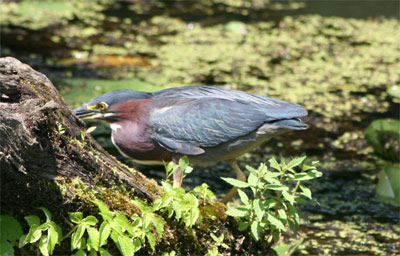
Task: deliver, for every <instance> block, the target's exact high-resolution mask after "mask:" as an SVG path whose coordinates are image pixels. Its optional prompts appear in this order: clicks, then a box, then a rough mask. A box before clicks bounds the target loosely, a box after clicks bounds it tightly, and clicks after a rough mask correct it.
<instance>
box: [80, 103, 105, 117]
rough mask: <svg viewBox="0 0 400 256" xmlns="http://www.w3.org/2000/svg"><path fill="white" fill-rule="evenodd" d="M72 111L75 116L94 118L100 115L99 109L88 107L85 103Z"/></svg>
mask: <svg viewBox="0 0 400 256" xmlns="http://www.w3.org/2000/svg"><path fill="white" fill-rule="evenodd" d="M74 113H75V115H76V116H77V117H79V118H82V119H94V118H98V117H100V116H102V114H101V113H100V110H98V109H95V108H90V106H88V105H87V104H85V105H83V106H82V107H79V108H76V109H74Z"/></svg>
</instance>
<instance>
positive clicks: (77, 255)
mask: <svg viewBox="0 0 400 256" xmlns="http://www.w3.org/2000/svg"><path fill="white" fill-rule="evenodd" d="M73 255H74V256H86V253H85V251H84V250H82V249H80V250H78V251H77V252H76V253H74V254H73Z"/></svg>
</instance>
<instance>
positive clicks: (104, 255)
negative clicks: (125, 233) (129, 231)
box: [100, 248, 112, 256]
mask: <svg viewBox="0 0 400 256" xmlns="http://www.w3.org/2000/svg"><path fill="white" fill-rule="evenodd" d="M100 256H112V255H111V253H109V252H108V251H107V250H105V249H103V248H100Z"/></svg>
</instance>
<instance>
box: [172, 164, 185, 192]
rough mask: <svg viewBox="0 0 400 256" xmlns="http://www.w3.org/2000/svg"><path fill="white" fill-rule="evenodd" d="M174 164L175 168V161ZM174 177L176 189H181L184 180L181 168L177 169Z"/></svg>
mask: <svg viewBox="0 0 400 256" xmlns="http://www.w3.org/2000/svg"><path fill="white" fill-rule="evenodd" d="M173 163H174V167H175V166H176V165H177V164H176V162H175V161H173ZM173 177H174V188H179V187H181V185H182V180H183V171H182V170H181V168H179V167H178V168H177V169H176V170H175V171H174V173H173Z"/></svg>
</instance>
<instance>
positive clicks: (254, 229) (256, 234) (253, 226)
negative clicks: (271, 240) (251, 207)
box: [251, 221, 261, 241]
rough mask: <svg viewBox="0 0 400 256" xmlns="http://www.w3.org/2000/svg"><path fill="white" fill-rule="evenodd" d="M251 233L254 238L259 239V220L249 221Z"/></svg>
mask: <svg viewBox="0 0 400 256" xmlns="http://www.w3.org/2000/svg"><path fill="white" fill-rule="evenodd" d="M251 234H252V235H253V237H254V240H256V241H258V240H260V234H261V226H260V223H259V222H257V221H253V222H252V223H251Z"/></svg>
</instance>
